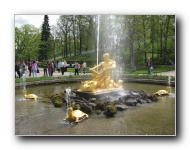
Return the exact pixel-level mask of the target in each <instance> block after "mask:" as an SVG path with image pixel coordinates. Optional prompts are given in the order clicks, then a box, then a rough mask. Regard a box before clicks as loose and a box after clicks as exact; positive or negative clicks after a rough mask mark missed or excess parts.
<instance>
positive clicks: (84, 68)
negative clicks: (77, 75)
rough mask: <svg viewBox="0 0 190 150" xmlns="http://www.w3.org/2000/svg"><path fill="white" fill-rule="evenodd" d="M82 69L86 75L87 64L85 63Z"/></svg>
mask: <svg viewBox="0 0 190 150" xmlns="http://www.w3.org/2000/svg"><path fill="white" fill-rule="evenodd" d="M82 67H83V73H84V74H85V73H86V62H83V64H82Z"/></svg>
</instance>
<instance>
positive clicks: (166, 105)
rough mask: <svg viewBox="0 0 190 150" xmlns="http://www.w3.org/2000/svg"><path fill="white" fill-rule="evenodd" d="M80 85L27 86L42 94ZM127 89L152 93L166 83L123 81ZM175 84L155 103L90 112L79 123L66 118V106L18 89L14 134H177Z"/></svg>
mask: <svg viewBox="0 0 190 150" xmlns="http://www.w3.org/2000/svg"><path fill="white" fill-rule="evenodd" d="M68 87H70V88H71V89H76V88H77V89H78V88H79V87H80V84H78V83H76V84H61V85H60V84H57V85H46V86H37V87H28V88H27V87H26V89H27V91H28V93H31V94H32V93H34V94H36V95H38V96H39V97H44V96H47V95H52V94H56V93H59V92H61V91H64V90H65V89H66V88H68ZM124 87H125V89H133V90H144V91H145V92H146V93H148V94H152V93H154V92H156V91H158V90H160V89H166V86H160V85H150V84H132V83H127V84H124ZM175 104H176V99H175V88H173V87H172V89H171V95H170V96H165V97H160V98H159V101H158V102H156V103H151V104H150V103H149V104H145V105H141V106H138V107H135V108H133V109H128V110H126V111H118V113H117V115H116V117H114V118H106V117H105V116H104V115H103V114H100V115H96V114H93V115H89V118H88V119H86V120H84V121H82V122H80V123H78V124H77V125H76V124H68V123H67V122H63V118H65V116H66V112H65V109H64V108H55V107H54V106H53V104H51V103H50V104H47V103H43V102H41V99H40V98H39V99H38V100H36V101H35V100H26V99H24V98H23V96H22V89H21V88H20V89H16V90H15V135H19V136H21V135H53V136H55V135H57V136H77V135H86V136H142V135H151V136H152V135H155V136H160V135H164V136H175V135H176V105H175Z"/></svg>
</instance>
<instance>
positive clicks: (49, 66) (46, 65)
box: [15, 59, 87, 78]
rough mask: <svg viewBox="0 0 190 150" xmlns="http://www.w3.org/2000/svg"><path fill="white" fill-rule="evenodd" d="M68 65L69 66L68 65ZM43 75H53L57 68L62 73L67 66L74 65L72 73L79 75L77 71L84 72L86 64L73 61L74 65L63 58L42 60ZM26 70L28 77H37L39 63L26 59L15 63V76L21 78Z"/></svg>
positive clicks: (65, 70)
mask: <svg viewBox="0 0 190 150" xmlns="http://www.w3.org/2000/svg"><path fill="white" fill-rule="evenodd" d="M69 65H70V66H69ZM41 67H43V75H44V76H53V73H54V72H55V71H56V70H57V71H58V72H59V73H60V75H62V76H63V75H64V73H65V72H67V67H74V74H75V75H79V73H81V74H82V73H84V74H85V73H86V68H87V64H86V62H83V63H82V64H80V63H78V62H75V64H74V66H73V65H72V64H67V62H66V60H65V59H60V60H59V62H58V63H54V61H49V62H46V61H43V64H42V66H41ZM26 71H29V77H30V76H32V77H38V73H39V65H38V61H32V62H31V61H28V62H25V61H24V60H23V61H22V62H16V63H15V78H22V77H23V74H25V72H26Z"/></svg>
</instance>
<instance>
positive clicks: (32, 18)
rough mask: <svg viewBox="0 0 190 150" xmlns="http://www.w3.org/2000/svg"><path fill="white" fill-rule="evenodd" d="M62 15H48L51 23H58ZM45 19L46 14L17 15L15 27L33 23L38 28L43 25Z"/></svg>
mask: <svg viewBox="0 0 190 150" xmlns="http://www.w3.org/2000/svg"><path fill="white" fill-rule="evenodd" d="M59 16H60V15H48V17H49V25H50V26H52V25H56V23H57V19H58V18H59ZM43 21H44V15H15V27H18V28H20V27H21V26H23V25H24V24H32V25H34V26H36V27H37V28H39V27H41V25H42V23H43Z"/></svg>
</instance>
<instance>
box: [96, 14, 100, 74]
mask: <svg viewBox="0 0 190 150" xmlns="http://www.w3.org/2000/svg"><path fill="white" fill-rule="evenodd" d="M97 18H98V26H97V66H98V51H99V26H100V18H99V15H98V16H97ZM97 72H98V67H97Z"/></svg>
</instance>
